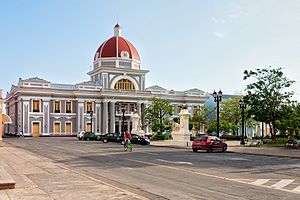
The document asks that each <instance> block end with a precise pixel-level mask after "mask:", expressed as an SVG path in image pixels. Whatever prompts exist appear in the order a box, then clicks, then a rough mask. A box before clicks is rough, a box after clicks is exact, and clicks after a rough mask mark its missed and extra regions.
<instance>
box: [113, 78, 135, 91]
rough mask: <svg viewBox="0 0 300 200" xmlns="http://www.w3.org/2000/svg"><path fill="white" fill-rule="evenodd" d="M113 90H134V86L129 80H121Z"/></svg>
mask: <svg viewBox="0 0 300 200" xmlns="http://www.w3.org/2000/svg"><path fill="white" fill-rule="evenodd" d="M115 89H117V90H134V85H133V83H132V82H131V81H130V80H127V79H121V80H119V81H118V82H117V83H116V85H115Z"/></svg>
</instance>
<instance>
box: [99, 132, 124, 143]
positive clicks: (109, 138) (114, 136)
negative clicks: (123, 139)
mask: <svg viewBox="0 0 300 200" xmlns="http://www.w3.org/2000/svg"><path fill="white" fill-rule="evenodd" d="M119 138H120V135H119V134H118V133H106V134H104V135H102V136H101V137H100V140H102V141H103V142H104V143H108V142H119Z"/></svg>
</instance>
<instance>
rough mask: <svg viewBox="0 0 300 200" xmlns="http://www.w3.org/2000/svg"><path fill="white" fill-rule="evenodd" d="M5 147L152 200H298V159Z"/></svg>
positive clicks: (59, 141) (101, 146)
mask: <svg viewBox="0 0 300 200" xmlns="http://www.w3.org/2000/svg"><path fill="white" fill-rule="evenodd" d="M5 142H6V143H8V144H11V145H13V146H15V147H18V148H22V149H25V150H28V151H31V152H34V153H36V154H39V155H41V156H44V157H47V158H49V159H51V160H53V161H54V162H56V163H59V164H63V165H65V166H67V167H69V168H71V169H73V170H75V171H78V172H80V173H84V174H88V175H89V176H91V177H93V178H95V179H99V180H101V181H104V182H107V183H109V184H112V185H114V186H116V187H119V188H122V189H125V190H128V191H130V192H133V193H136V194H139V195H142V196H145V197H148V198H150V199H180V200H182V199H272V200H276V199H280V200H281V199H293V200H294V199H300V160H297V159H288V158H275V157H267V156H255V155H244V154H237V153H206V152H198V153H194V152H192V151H191V150H189V149H177V148H166V147H153V146H142V145H134V146H133V152H124V151H123V146H122V145H120V144H119V143H107V144H105V143H102V142H98V141H79V140H77V139H76V138H73V137H57V138H50V137H42V138H24V139H22V138H5Z"/></svg>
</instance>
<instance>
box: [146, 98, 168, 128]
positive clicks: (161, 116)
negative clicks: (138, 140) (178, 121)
mask: <svg viewBox="0 0 300 200" xmlns="http://www.w3.org/2000/svg"><path fill="white" fill-rule="evenodd" d="M145 112H146V113H145V120H146V121H147V122H148V125H149V126H150V127H151V129H152V131H154V132H156V131H159V132H160V133H162V132H163V131H164V130H165V129H169V126H170V120H169V119H170V116H171V115H172V114H173V107H172V106H171V105H170V101H168V100H164V99H160V98H158V97H153V98H152V104H151V105H150V106H149V107H148V108H147V109H146V110H145Z"/></svg>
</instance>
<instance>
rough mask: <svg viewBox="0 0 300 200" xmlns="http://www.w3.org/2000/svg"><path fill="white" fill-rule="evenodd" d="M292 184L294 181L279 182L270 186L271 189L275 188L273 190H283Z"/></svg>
mask: <svg viewBox="0 0 300 200" xmlns="http://www.w3.org/2000/svg"><path fill="white" fill-rule="evenodd" d="M292 182H294V180H281V181H279V182H277V183H275V184H273V185H271V188H275V189H279V188H283V187H285V186H287V185H288V184H290V183H292Z"/></svg>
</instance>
